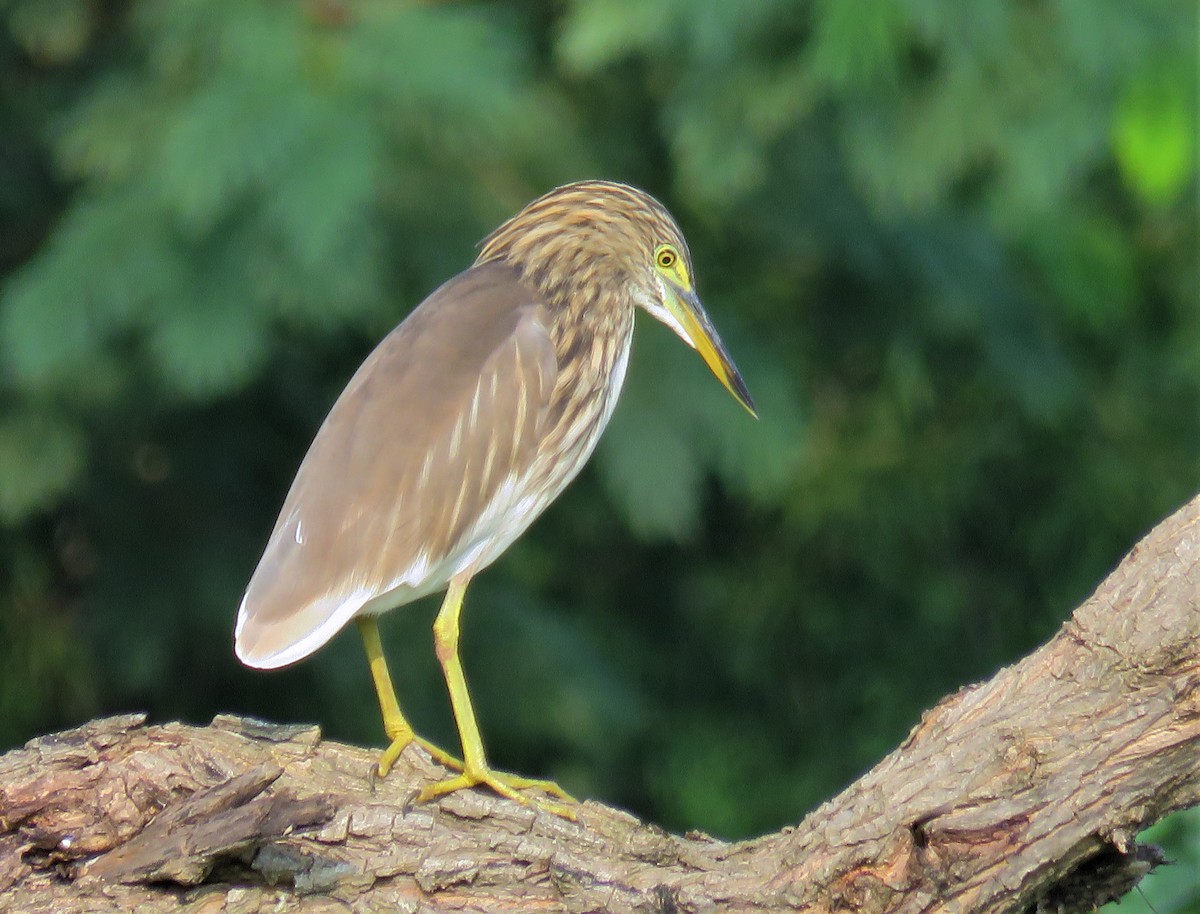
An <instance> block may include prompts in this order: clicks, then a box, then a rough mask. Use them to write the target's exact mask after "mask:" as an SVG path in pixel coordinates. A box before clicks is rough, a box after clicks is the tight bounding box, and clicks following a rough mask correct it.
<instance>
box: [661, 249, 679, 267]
mask: <svg viewBox="0 0 1200 914" xmlns="http://www.w3.org/2000/svg"><path fill="white" fill-rule="evenodd" d="M658 262H659V263H661V264H662V265H663V266H664V267H669V266H670V265H671V264H673V263H674V262H675V255H674V254H672V253H671V252H670V251H663V252H662V255H661V256H660V257H659V258H658Z"/></svg>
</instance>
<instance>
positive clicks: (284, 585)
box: [235, 263, 557, 668]
mask: <svg viewBox="0 0 1200 914" xmlns="http://www.w3.org/2000/svg"><path fill="white" fill-rule="evenodd" d="M547 323H548V320H547V316H546V311H545V309H544V307H543V306H542V305H541V303H540V302H539V300H538V299H537V297H536V294H535V293H533V292H531V291H530V290H529V289H527V288H526V287H525V286H524V285H522V284H521V282H520V281H519V279H518V278H517V275H516V273H515V272H514V271H513V270H512V269H511V268H510V267H507V266H505V265H503V264H498V263H492V264H482V265H479V266H475V267H472V268H471V269H469V270H467V271H466V272H465V273H462V274H460V275H459V276H457V277H455V278H454V279H452V280H450V281H449V282H447V283H446V284H445V285H443V286H442V287H441V288H440V289H438V290H437V291H436V292H434V293H433V294H432V295H431V296H430V297H429V298H428V299H426V300H425V301H424V302H423V303H422V304H421V305H420V306H419V307H418V308H417V309H416V310H414V311H413V313H412V314H411V315H410V316H409V317H408V318H407V319H406V320H405V321H404V322H403V323H402V324H400V326H399V327H397V328H396V329H395V330H394V331H392V333H390V334H389V335H388V336H387V337H386V338H385V339H384V340H383V342H381V343H380V345H379V346H378V347H377V348H376V349H375V351H374V352H372V353H371V355H370V356H369V357H368V358H367V360H366V361H365V362H364V363H363V365H362V367H361V368H359V370H358V372H357V373H356V374H355V375H354V377H353V379H352V380H351V381H350V383H349V385H347V387H346V389H345V391H343V393H342V395H341V396H340V397H339V398H338V400H337V402H336V403H335V404H334V406H333V408H332V409H331V410H330V413H329V415H328V417H327V418H326V419H325V422H324V423H323V424H322V426H321V429H320V431H318V432H317V436H316V438H315V439H314V441H313V443H312V446H311V447H310V449H309V451H308V454H307V456H306V457H305V458H304V461H303V463H301V465H300V469H299V471H298V472H297V474H296V479H295V481H294V482H293V483H292V487H291V490H290V491H289V492H288V495H287V498H286V500H285V501H284V505H283V509H282V510H281V511H280V514H279V519H278V521H277V522H276V524H275V528H274V530H273V531H272V533H271V537H270V539H269V541H268V543H267V547H266V551H265V552H264V554H263V557H262V559H261V561H260V562H259V565H258V568H257V569H256V570H255V572H254V575H253V576H252V578H251V580H250V584H249V586H248V587H247V590H246V595H245V598H244V599H243V601H242V605H241V608H240V610H239V612H238V624H237V632H236V636H235V640H236V648H237V654H238V656H239V657H240V658H241V659H242V660H243V661H244V662H245V663H247V664H249V665H251V666H258V667H264V668H265V667H276V666H283V665H285V664H288V663H292V662H294V661H296V660H300V659H301V658H303V657H306V656H307V655H308V654H310V653H312V652H313V651H315V650H316V649H317V648H319V647H320V646H321V645H322V644H324V643H325V642H326V641H328V640H329V639H330V638H332V637H333V635H334V634H336V633H337V631H338V630H339V629H341V627H342V626H343V625H345V624H346V622H348V621H349V620H350V618H352V617H353V616H354V615H356V614H358V613H359V612H362V611H379V610H382V609H387V608H391V606H396V605H400V604H402V603H406V602H409V601H410V600H414V599H417V598H418V597H420V596H423V595H425V594H427V593H431V592H433V591H436V590H439V589H441V588H442V587H444V586H445V585H446V583H447V581H448V580H449V577H450V576H451V575H452V574H454V573H455V570H456V569H455V567H454V566H455V564H456V561H458V560H459V559H461V558H462V556H463V554H465V550H467V549H468V548H469V547H470V545H471V544H470V542H468V540H469V539H470V535H471V533H472V527H473V523H474V522H475V521H476V520H477V519H478V518H479V516H480V514H481V513H482V512H484V510H485V508H486V507H487V505H489V504H490V503H492V501H493V499H495V498H496V497H497V493H498V492H500V490H501V488H502V487H503V486H504V485H506V484H508V485H511V484H512V480H515V479H519V478H521V477H522V476H523V475H524V474H525V473H526V472H527V470H528V468H529V466H530V465H531V464H532V462H533V460H534V459H535V457H536V455H537V450H538V445H539V443H540V441H541V438H542V433H543V431H544V425H545V420H546V415H547V411H548V407H549V404H550V399H551V394H552V392H553V390H554V385H555V381H556V378H557V360H556V357H555V352H554V345H553V342H552V340H551V338H550V335H549V332H548V330H547ZM381 601H383V603H386V604H387V605H383V603H381Z"/></svg>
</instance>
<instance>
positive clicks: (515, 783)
mask: <svg viewBox="0 0 1200 914" xmlns="http://www.w3.org/2000/svg"><path fill="white" fill-rule="evenodd" d="M480 785H482V786H485V787H490V788H491V789H492V790H494V791H495V792H496V793H498V794H500V796H502V797H508V798H509V799H510V800H516V801H517V802H518V803H523V804H525V805H526V806H533V807H535V808H537V809H541V810H544V811H545V812H548V813H552V814H554V815H556V816H561V817H562V818H564V819H569V820H571V821H572V822H577V821H578V820H579V815H578V813H576V812H575V810H574V809H572V808H571V806H568V805H566V804H565V803H555V802H554V801H553V800H548V799H545V798H543V797H537V796H529V795H527V794H524V793H521V791H522V790H527V789H530V788H533V789H537V790H541V791H543V792H545V793H548V794H550V795H551V796H555V797H558V798H559V799H562V800H566V801H567V803H574V802H575V799H574V798H573V797H572V796H571V795H570V794H569V793H567V792H566V791H565V790H563V789H562V788H561V787H559V786H558V785H557V784H555V783H554V782H553V781H542V780H537V779H535V778H523V777H519V776H518V775H515V774H507V773H506V772H503V771H492V770H491V769H490V768H484V769H483V770H482V771H467V770H465V769H464V770H463V771H462V772H461V773H460V774H457V775H455V776H454V777H451V778H446V779H445V780H442V781H437V782H435V783H433V784H430V785H429V786H427V787H425V788H423V789H422V790H421V792H420V793H418V794H417V798H416V800H417V802H418V803H424V802H427V801H428V800H434V799H437V798H438V797H443V796H446V795H447V794H450V793H453V792H454V791H456V790H463V789H465V788H468V787H477V786H480Z"/></svg>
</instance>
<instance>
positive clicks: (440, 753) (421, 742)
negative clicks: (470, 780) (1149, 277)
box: [376, 732, 463, 778]
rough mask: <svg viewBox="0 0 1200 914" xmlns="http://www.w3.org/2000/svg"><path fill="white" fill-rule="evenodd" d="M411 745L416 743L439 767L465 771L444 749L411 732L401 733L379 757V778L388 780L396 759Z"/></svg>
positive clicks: (377, 771) (459, 762)
mask: <svg viewBox="0 0 1200 914" xmlns="http://www.w3.org/2000/svg"><path fill="white" fill-rule="evenodd" d="M410 743H416V744H417V745H418V746H420V747H421V748H422V749H424V750H425V751H426V752H428V753H429V756H430V758H432V759H433V760H434V761H435V762H437V763H438V764H439V765H443V766H445V767H446V768H451V769H453V770H454V771H462V770H463V763H462V762H461V761H459V760H458V759H456V758H455V757H454V756H453V755H451V754H450V753H449V752H446V751H445V750H444V749H439V748H438V747H437V746H435V745H434V744H433V743H431V742H429V740H427V739H422V738H421V737H419V736H414V735H413V734H412V733H411V732H409V733H401V734H399V735H398V736H396V737H395V738H393V739H392V742H391V744H390V745H389V746H388V747H387V748H386V749H384V750H383V754H382V755H380V756H379V765H378V767H377V769H376V773H377V774H378V776H379V777H381V778H386V777H387V776H388V772H389V771H391V770H392V766H393V765H395V764H396V759H398V758H400V753H401V752H403V751H404V750H405V749H407V748H408V746H409V744H410Z"/></svg>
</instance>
